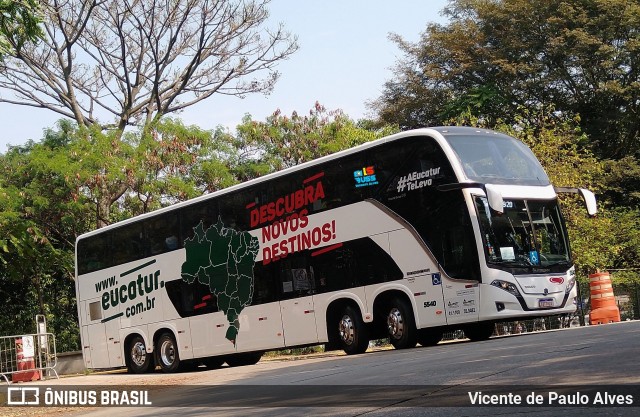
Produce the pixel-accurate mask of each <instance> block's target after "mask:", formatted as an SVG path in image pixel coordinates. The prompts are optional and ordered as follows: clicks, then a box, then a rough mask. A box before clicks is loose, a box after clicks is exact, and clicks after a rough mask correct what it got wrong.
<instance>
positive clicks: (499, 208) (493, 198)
mask: <svg viewBox="0 0 640 417" xmlns="http://www.w3.org/2000/svg"><path fill="white" fill-rule="evenodd" d="M484 189H485V192H486V193H487V200H489V207H491V209H492V210H493V211H495V212H497V213H498V214H503V213H504V199H503V198H502V194H501V193H500V191H498V190H497V189H496V188H495V187H494V186H493V185H491V184H485V186H484Z"/></svg>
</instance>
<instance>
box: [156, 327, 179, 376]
mask: <svg viewBox="0 0 640 417" xmlns="http://www.w3.org/2000/svg"><path fill="white" fill-rule="evenodd" d="M153 341H154V343H153V344H154V354H155V355H154V356H155V360H156V364H157V365H159V366H160V370H161V371H162V372H165V373H172V372H177V371H178V369H179V368H180V353H179V351H178V343H177V342H176V337H175V335H174V334H173V332H172V331H171V330H169V329H160V330H158V331H157V332H156V333H155V335H154V337H153Z"/></svg>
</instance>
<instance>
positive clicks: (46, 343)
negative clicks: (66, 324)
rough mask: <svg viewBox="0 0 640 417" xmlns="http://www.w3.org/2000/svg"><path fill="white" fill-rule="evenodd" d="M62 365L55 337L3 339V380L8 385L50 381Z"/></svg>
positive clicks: (0, 348) (0, 353) (0, 355)
mask: <svg viewBox="0 0 640 417" xmlns="http://www.w3.org/2000/svg"><path fill="white" fill-rule="evenodd" d="M57 363H58V357H57V353H56V338H55V336H54V335H53V334H52V333H40V334H24V335H16V336H0V377H2V378H4V380H5V382H6V383H7V384H9V383H11V382H27V381H34V380H39V379H47V377H50V376H51V374H53V375H55V377H56V378H58V372H56V370H55V369H54V368H55V366H56V365H57Z"/></svg>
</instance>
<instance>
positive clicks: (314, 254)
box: [311, 243, 342, 256]
mask: <svg viewBox="0 0 640 417" xmlns="http://www.w3.org/2000/svg"><path fill="white" fill-rule="evenodd" d="M340 246H342V243H336V244H335V245H331V246H327V247H326V248H322V249H320V250H317V251H315V252H311V256H318V255H322V254H323V253H327V252H331V251H332V250H334V249H338V248H339V247H340Z"/></svg>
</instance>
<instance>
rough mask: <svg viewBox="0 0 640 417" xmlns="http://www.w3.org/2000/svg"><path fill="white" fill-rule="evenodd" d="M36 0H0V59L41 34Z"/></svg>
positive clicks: (17, 50) (16, 51) (15, 51)
mask: <svg viewBox="0 0 640 417" xmlns="http://www.w3.org/2000/svg"><path fill="white" fill-rule="evenodd" d="M39 4H40V2H38V1H36V0H20V1H11V0H0V61H2V60H3V58H4V56H5V55H6V54H16V53H18V52H19V51H20V50H22V47H23V46H24V45H25V44H27V43H29V42H34V41H36V40H37V39H38V38H39V37H40V36H42V30H40V27H39V26H38V24H39V23H40V16H39V12H38V9H39Z"/></svg>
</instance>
